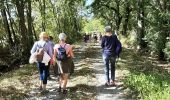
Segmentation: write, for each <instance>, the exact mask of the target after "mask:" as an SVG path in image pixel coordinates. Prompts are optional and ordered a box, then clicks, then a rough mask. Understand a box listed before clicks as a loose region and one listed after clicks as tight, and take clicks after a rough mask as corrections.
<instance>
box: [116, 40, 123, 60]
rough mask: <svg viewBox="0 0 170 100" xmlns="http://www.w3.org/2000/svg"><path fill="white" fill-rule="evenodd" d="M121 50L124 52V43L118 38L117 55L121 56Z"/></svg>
mask: <svg viewBox="0 0 170 100" xmlns="http://www.w3.org/2000/svg"><path fill="white" fill-rule="evenodd" d="M121 52H122V44H121V42H120V41H119V40H117V46H116V55H117V56H118V57H119V55H120V53H121Z"/></svg>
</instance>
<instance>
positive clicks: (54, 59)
mask: <svg viewBox="0 0 170 100" xmlns="http://www.w3.org/2000/svg"><path fill="white" fill-rule="evenodd" d="M53 49H54V54H53V64H55V62H56V56H57V50H56V49H55V48H53Z"/></svg>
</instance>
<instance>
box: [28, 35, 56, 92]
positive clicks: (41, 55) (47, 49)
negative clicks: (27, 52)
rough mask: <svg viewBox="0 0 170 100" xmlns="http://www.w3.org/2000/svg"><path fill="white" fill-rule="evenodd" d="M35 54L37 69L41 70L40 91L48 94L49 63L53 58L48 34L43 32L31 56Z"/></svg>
mask: <svg viewBox="0 0 170 100" xmlns="http://www.w3.org/2000/svg"><path fill="white" fill-rule="evenodd" d="M34 53H36V57H37V67H38V69H39V74H40V86H39V89H40V90H41V91H42V92H48V91H47V90H46V84H47V75H48V63H49V61H50V59H51V58H52V56H53V51H52V47H51V44H50V43H49V42H48V35H47V33H46V32H41V33H40V35H39V41H36V42H35V43H34V45H33V47H32V49H31V54H34ZM48 56H49V57H48ZM47 58H48V59H47Z"/></svg>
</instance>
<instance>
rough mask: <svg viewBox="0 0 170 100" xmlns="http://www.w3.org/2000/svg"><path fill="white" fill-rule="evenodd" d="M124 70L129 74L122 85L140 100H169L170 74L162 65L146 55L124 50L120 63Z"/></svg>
mask: <svg viewBox="0 0 170 100" xmlns="http://www.w3.org/2000/svg"><path fill="white" fill-rule="evenodd" d="M119 63H120V64H124V65H123V66H124V68H126V69H127V70H129V72H130V74H129V75H128V76H126V77H125V79H124V84H125V86H127V87H129V88H130V89H131V90H132V91H133V92H132V94H130V96H132V95H136V99H142V100H170V73H169V72H168V70H167V69H165V67H164V66H166V67H168V64H162V65H161V66H160V62H158V61H157V60H155V59H153V58H151V57H150V58H149V56H148V55H146V56H144V55H143V54H140V53H135V52H134V51H133V50H128V49H124V52H123V54H122V61H120V62H119Z"/></svg>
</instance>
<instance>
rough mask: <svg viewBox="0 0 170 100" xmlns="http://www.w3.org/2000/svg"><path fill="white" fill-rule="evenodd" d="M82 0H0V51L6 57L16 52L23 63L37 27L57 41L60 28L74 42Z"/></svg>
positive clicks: (80, 23)
mask: <svg viewBox="0 0 170 100" xmlns="http://www.w3.org/2000/svg"><path fill="white" fill-rule="evenodd" d="M84 2H85V1H84V0H69V1H68V0H21V1H18V0H1V1H0V6H1V7H0V11H1V12H0V16H2V17H0V22H1V23H0V26H1V27H0V43H1V44H0V47H2V48H1V49H2V50H0V51H1V52H0V54H3V56H7V55H8V57H10V58H15V57H16V56H17V57H18V58H17V59H20V61H21V62H22V63H27V62H28V58H29V55H30V49H31V47H32V45H33V42H34V41H36V40H38V35H39V33H40V32H41V31H46V32H47V33H48V34H49V35H52V36H53V37H54V41H55V42H58V34H59V33H61V32H64V33H66V34H67V36H68V41H67V42H68V43H74V42H76V41H77V40H79V39H80V38H81V34H80V33H81V31H82V27H83V26H82V18H83V17H82V15H81V14H80V12H81V11H82V10H83V9H82V8H83V5H84ZM73 37H74V38H73ZM6 50H7V51H6ZM3 51H6V52H7V53H4V52H3ZM15 54H16V55H15ZM18 54H20V55H18ZM3 56H2V57H3ZM4 61H5V60H4ZM4 61H3V62H4ZM8 61H9V60H7V59H6V62H5V63H7V64H8ZM0 65H2V63H1V64H0Z"/></svg>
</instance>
